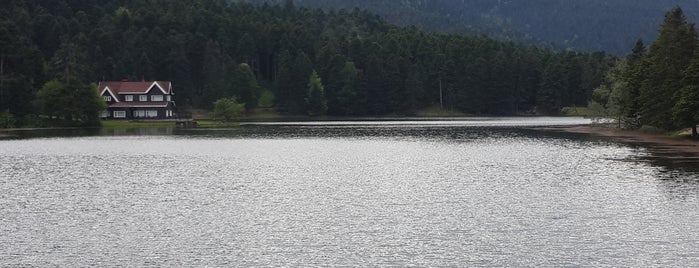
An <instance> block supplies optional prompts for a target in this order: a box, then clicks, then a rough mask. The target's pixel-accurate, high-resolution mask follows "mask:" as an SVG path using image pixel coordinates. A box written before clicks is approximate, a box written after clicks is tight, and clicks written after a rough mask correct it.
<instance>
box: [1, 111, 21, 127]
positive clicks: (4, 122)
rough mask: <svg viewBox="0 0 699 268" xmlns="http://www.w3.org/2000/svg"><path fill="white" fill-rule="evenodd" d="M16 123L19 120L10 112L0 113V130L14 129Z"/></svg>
mask: <svg viewBox="0 0 699 268" xmlns="http://www.w3.org/2000/svg"><path fill="white" fill-rule="evenodd" d="M16 123H17V119H15V116H14V115H12V114H11V113H10V112H9V111H4V112H2V113H0V128H13V127H15V126H16Z"/></svg>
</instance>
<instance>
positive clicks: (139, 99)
mask: <svg viewBox="0 0 699 268" xmlns="http://www.w3.org/2000/svg"><path fill="white" fill-rule="evenodd" d="M138 101H148V96H147V95H141V96H138Z"/></svg>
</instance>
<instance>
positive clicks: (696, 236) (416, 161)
mask: <svg viewBox="0 0 699 268" xmlns="http://www.w3.org/2000/svg"><path fill="white" fill-rule="evenodd" d="M587 123H589V121H587V120H585V119H581V118H471V119H438V120H417V119H416V120H399V121H394V120H383V121H376V120H374V121H342V122H285V123H252V124H245V125H243V126H241V127H240V128H238V129H228V130H225V129H221V130H216V129H213V130H212V129H209V130H199V129H193V130H178V129H136V130H103V131H97V130H95V131H77V130H64V131H25V132H12V133H10V136H6V137H5V138H4V140H0V267H6V266H71V267H75V266H78V267H82V266H128V267H132V266H157V267H159V266H197V267H200V266H215V267H220V266H301V267H308V266H351V267H355V266H397V267H403V266H459V267H469V266H485V267H502V266H509V267H511V266H528V267H561V266H587V267H618V266H632V267H647V266H671V267H687V266H694V265H696V264H697V263H699V232H697V230H699V164H698V163H697V162H692V161H688V160H686V159H685V160H683V159H676V158H673V157H672V156H671V155H662V154H658V153H656V152H654V151H653V150H652V148H647V147H643V146H638V145H634V144H624V143H618V142H615V141H613V140H611V139H608V138H601V137H593V136H589V135H581V134H567V133H558V132H550V131H542V130H537V129H535V128H534V127H538V126H554V125H577V124H587Z"/></svg>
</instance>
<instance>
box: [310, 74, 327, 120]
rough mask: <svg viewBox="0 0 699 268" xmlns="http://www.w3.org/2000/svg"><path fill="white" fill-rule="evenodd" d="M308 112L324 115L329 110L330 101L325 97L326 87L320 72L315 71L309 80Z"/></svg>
mask: <svg viewBox="0 0 699 268" xmlns="http://www.w3.org/2000/svg"><path fill="white" fill-rule="evenodd" d="M306 102H307V103H308V114H309V115H324V114H325V112H327V111H328V101H327V100H326V99H325V88H324V87H323V83H321V81H320V77H319V76H318V73H316V72H315V71H313V74H312V75H311V79H310V81H308V98H307V99H306Z"/></svg>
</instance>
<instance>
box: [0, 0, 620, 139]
mask: <svg viewBox="0 0 699 268" xmlns="http://www.w3.org/2000/svg"><path fill="white" fill-rule="evenodd" d="M0 15H1V16H0V67H1V68H0V111H4V113H5V114H6V115H7V114H9V115H12V116H13V117H14V118H15V119H16V124H17V125H32V124H37V123H36V120H37V118H38V117H40V116H41V115H46V114H53V113H54V112H55V113H56V114H58V115H62V118H64V119H65V118H76V117H77V118H80V117H81V116H80V111H81V110H80V109H83V110H89V109H94V108H95V107H83V108H80V109H77V108H75V106H80V105H82V104H84V103H89V100H91V98H92V97H94V96H89V97H86V96H85V94H78V93H76V92H84V91H85V88H87V87H89V85H90V84H94V83H97V82H99V81H108V80H122V79H129V80H141V79H145V80H170V81H173V85H174V91H175V92H176V97H175V100H176V101H177V104H178V107H179V109H181V110H183V111H184V110H186V109H188V108H204V109H210V108H211V107H212V106H213V103H214V102H215V101H216V100H219V99H223V98H229V97H232V96H235V97H237V99H238V100H239V101H241V102H243V103H245V107H246V109H248V110H250V109H254V108H255V107H258V106H267V107H273V108H274V109H275V110H276V111H277V112H279V113H282V114H304V115H308V114H311V115H322V114H327V115H335V116H376V115H411V114H414V113H415V112H416V111H417V110H418V109H421V108H424V107H430V106H439V105H441V106H443V107H444V108H445V109H449V110H454V111H460V112H463V113H466V114H473V115H483V114H487V115H518V114H558V113H559V112H560V111H561V108H562V107H566V106H578V107H579V106H586V105H587V104H588V100H589V99H590V98H591V97H592V92H593V90H594V89H595V88H597V87H598V86H599V85H601V84H602V83H603V82H604V81H605V74H606V73H607V72H608V69H609V68H610V66H612V65H613V63H614V59H613V58H611V57H609V56H607V55H606V54H605V53H603V52H593V53H582V52H576V51H572V50H551V49H543V48H538V47H535V46H531V45H522V44H518V43H515V42H510V41H498V40H495V39H492V38H489V37H486V36H476V37H472V36H466V35H463V34H447V33H431V32H426V31H423V30H421V29H418V28H417V27H410V26H409V27H400V26H395V25H392V24H389V23H387V22H386V21H384V19H382V18H381V17H380V16H378V15H375V14H373V13H370V12H368V11H365V10H360V9H356V8H355V9H351V10H345V9H340V10H331V11H323V10H321V9H312V8H305V7H298V6H296V5H295V3H294V2H293V1H286V2H284V3H283V4H279V5H269V4H262V5H253V4H249V3H238V2H229V1H223V0H195V1H188V0H187V1H186V0H141V1H136V0H107V1H97V0H56V1H39V0H7V1H2V3H0ZM316 80H317V81H316ZM57 82H58V83H57ZM310 87H313V88H316V90H315V91H317V92H311V91H309V88H310ZM54 88H56V89H60V90H56V91H55V92H59V93H57V94H48V93H46V91H49V92H50V91H51V90H52V89H54ZM61 90H62V91H61ZM55 92H54V93H55ZM87 95H89V94H87ZM47 96H53V97H47ZM42 98H43V99H42ZM47 98H51V99H49V100H50V101H47ZM80 98H88V100H83V99H80ZM313 99H317V100H316V101H314V100H313ZM314 102H315V105H316V106H324V107H311V106H313V105H311V103H314ZM47 103H48V104H50V105H49V106H47ZM61 105H62V106H71V107H74V109H73V110H75V111H62V112H61V111H58V112H56V111H55V110H56V109H60V108H61V107H56V106H61ZM93 106H94V105H93ZM73 115H75V116H73Z"/></svg>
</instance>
